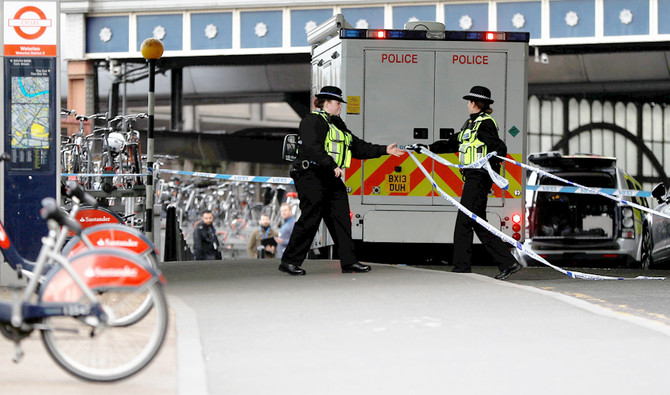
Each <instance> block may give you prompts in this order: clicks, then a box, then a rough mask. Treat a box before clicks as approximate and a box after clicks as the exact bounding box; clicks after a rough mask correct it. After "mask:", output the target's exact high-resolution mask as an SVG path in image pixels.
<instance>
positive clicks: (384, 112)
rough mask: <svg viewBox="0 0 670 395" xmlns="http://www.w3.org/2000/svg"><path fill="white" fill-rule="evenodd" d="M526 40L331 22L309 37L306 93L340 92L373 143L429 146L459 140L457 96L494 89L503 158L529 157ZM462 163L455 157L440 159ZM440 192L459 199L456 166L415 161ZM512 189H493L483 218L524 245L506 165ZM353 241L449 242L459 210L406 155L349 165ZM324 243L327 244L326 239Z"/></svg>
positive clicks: (514, 177)
mask: <svg viewBox="0 0 670 395" xmlns="http://www.w3.org/2000/svg"><path fill="white" fill-rule="evenodd" d="M528 39H529V35H528V33H524V32H474V31H446V30H445V29H444V25H443V24H441V23H437V22H414V23H408V25H407V26H406V28H405V29H402V30H389V29H354V28H351V26H350V25H349V24H348V23H347V22H346V21H345V20H344V18H343V17H342V15H336V16H334V17H332V18H331V19H329V20H328V21H326V22H324V23H323V24H322V25H320V26H318V27H317V28H315V29H313V30H312V31H310V32H309V33H308V41H309V43H310V44H311V45H312V62H311V74H312V93H313V94H314V93H316V92H318V91H319V89H320V88H321V87H322V86H325V85H335V86H338V87H340V88H342V90H343V92H344V94H345V96H346V97H345V100H346V101H347V104H346V111H344V110H343V113H342V118H343V119H344V121H345V122H346V124H347V127H348V128H349V129H350V130H352V131H353V132H354V133H355V134H356V135H357V136H358V137H360V138H362V139H364V140H366V141H369V142H373V143H377V144H385V145H386V144H390V143H393V142H397V143H398V144H399V145H405V144H417V143H420V144H430V143H432V142H434V141H437V140H440V139H446V138H448V137H449V136H450V135H451V134H453V133H458V132H459V130H460V126H461V125H462V124H463V121H464V120H465V119H466V118H467V116H468V111H467V107H466V102H465V101H464V100H463V99H462V97H463V95H465V94H466V93H467V92H468V91H469V89H470V87H472V86H473V85H483V86H486V87H488V88H489V89H491V92H492V98H493V99H494V100H495V103H494V105H493V106H492V107H493V109H494V112H493V114H492V116H493V117H494V118H495V120H496V122H497V124H498V127H499V135H500V138H501V139H502V140H503V141H505V143H506V144H507V147H508V158H511V159H514V160H517V161H520V162H521V161H523V159H524V158H525V156H526V149H527V148H526V140H527V139H526V136H527V131H526V130H527V129H526V102H527V85H528V82H527V63H528ZM441 156H442V157H444V158H445V159H447V160H448V161H450V162H452V163H458V156H457V155H456V154H444V155H441ZM417 157H418V159H419V161H420V162H421V163H422V165H423V166H424V167H425V168H426V170H427V171H428V172H430V174H432V177H433V178H434V179H435V181H436V183H437V185H438V186H439V187H440V188H441V189H443V190H444V191H445V192H446V193H448V194H449V195H450V196H453V197H456V198H458V197H459V196H460V195H461V194H462V187H463V181H462V178H461V175H460V172H459V170H458V169H456V168H451V167H447V166H444V165H442V164H439V163H436V162H435V161H433V159H431V158H428V157H427V156H426V155H417ZM501 174H503V176H504V177H505V178H507V180H508V181H509V188H508V189H507V190H501V189H500V188H498V187H496V186H494V188H493V190H492V194H491V195H490V196H489V201H488V211H487V218H488V221H489V223H491V224H493V225H494V226H495V227H496V228H499V229H500V230H501V231H502V232H504V233H506V234H508V235H509V236H511V237H513V238H515V239H516V240H520V241H523V239H524V234H525V227H524V221H523V217H524V216H523V213H524V206H525V205H524V195H525V194H524V193H523V191H524V187H525V178H524V175H523V171H522V169H521V168H520V167H518V166H515V165H512V164H510V163H504V164H503V168H502V169H501ZM345 184H346V187H347V191H348V194H349V201H350V205H351V211H352V213H351V215H352V234H353V238H354V240H359V241H362V242H366V243H368V242H369V243H452V242H453V226H454V222H455V220H456V214H457V209H456V208H455V207H454V206H453V205H451V204H450V203H449V202H448V201H446V200H445V199H444V198H442V197H441V196H440V195H439V194H438V193H437V191H436V190H434V188H433V187H432V185H431V183H430V182H429V180H427V179H426V177H425V176H424V175H423V174H422V172H421V171H420V169H419V168H418V167H417V165H416V164H415V162H414V161H413V160H412V159H411V158H410V157H409V156H408V155H403V156H402V157H394V156H383V157H381V158H377V159H368V160H352V164H351V166H350V167H349V168H348V169H346V170H345ZM322 242H323V243H326V241H325V240H322Z"/></svg>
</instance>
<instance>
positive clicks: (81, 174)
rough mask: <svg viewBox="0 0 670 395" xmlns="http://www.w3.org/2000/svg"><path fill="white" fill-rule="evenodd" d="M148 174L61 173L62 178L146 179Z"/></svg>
mask: <svg viewBox="0 0 670 395" xmlns="http://www.w3.org/2000/svg"><path fill="white" fill-rule="evenodd" d="M148 175H149V174H148V173H141V174H128V173H61V177H146V176H148Z"/></svg>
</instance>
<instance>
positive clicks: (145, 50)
mask: <svg viewBox="0 0 670 395" xmlns="http://www.w3.org/2000/svg"><path fill="white" fill-rule="evenodd" d="M140 51H141V52H142V56H143V57H144V59H160V58H161V56H162V55H163V43H162V42H161V40H159V39H157V38H154V37H150V38H147V39H146V40H144V41H142V45H141V46H140Z"/></svg>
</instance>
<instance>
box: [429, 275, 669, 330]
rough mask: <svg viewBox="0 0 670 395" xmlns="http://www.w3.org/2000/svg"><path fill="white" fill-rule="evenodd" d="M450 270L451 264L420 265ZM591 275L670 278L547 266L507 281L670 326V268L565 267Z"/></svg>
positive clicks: (512, 277) (514, 276)
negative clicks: (586, 276) (584, 277)
mask: <svg viewBox="0 0 670 395" xmlns="http://www.w3.org/2000/svg"><path fill="white" fill-rule="evenodd" d="M417 267H421V268H426V269H433V270H440V271H448V270H451V268H452V266H444V265H441V266H417ZM565 269H569V270H573V271H580V272H584V273H590V274H599V275H603V276H610V277H623V278H627V279H632V278H635V277H637V276H647V277H667V279H666V280H664V281H658V280H622V281H591V280H579V279H573V278H570V277H568V276H566V275H564V274H562V273H560V272H557V271H556V270H553V269H551V268H547V267H538V266H533V267H527V268H524V269H523V270H521V271H520V272H518V273H516V274H514V275H513V276H511V277H510V278H509V279H508V280H507V281H508V282H511V283H514V284H519V285H528V286H531V287H535V288H538V289H542V290H547V291H552V292H556V293H560V294H564V295H568V296H571V297H574V298H577V299H581V300H584V301H587V302H589V303H592V304H595V305H598V306H601V307H604V308H606V309H609V310H612V311H616V312H618V313H622V314H631V315H634V316H639V317H644V318H648V319H652V320H655V321H658V322H662V323H664V324H666V325H670V270H641V269H619V268H610V269H603V268H578V267H570V268H565ZM473 272H474V273H479V274H482V275H485V276H489V277H493V276H494V275H495V274H496V273H497V272H498V270H497V269H496V268H495V267H490V266H477V267H474V268H473Z"/></svg>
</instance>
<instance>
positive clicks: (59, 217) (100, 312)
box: [0, 198, 168, 382]
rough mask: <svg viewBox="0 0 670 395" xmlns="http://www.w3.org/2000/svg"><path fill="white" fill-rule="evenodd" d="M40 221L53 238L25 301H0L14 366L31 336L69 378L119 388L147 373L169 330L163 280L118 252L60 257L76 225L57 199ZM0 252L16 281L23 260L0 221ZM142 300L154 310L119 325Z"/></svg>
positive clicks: (48, 201)
mask: <svg viewBox="0 0 670 395" xmlns="http://www.w3.org/2000/svg"><path fill="white" fill-rule="evenodd" d="M42 206H43V207H42V210H41V211H40V214H41V216H42V218H44V219H45V220H46V221H47V227H48V235H47V236H45V237H44V238H43V239H42V248H41V249H40V252H39V255H38V258H37V260H36V262H35V263H34V265H33V270H32V275H31V276H30V278H29V281H28V284H27V286H26V287H25V288H24V290H23V293H22V295H21V296H20V297H18V298H17V297H15V298H14V301H12V302H6V301H3V302H0V332H1V333H2V334H3V335H4V336H5V337H7V338H8V339H10V340H11V341H13V342H14V343H15V355H14V361H15V362H18V361H20V360H21V358H22V356H23V352H22V350H21V347H20V342H21V340H23V339H25V338H26V337H27V336H29V335H30V334H31V333H32V331H34V330H39V331H40V332H41V338H42V341H43V343H44V345H45V347H46V349H47V351H48V353H49V355H50V356H51V357H52V359H54V361H55V362H56V363H57V364H58V365H59V366H61V367H62V368H63V369H65V370H66V371H67V372H68V373H70V374H72V375H74V376H76V377H79V378H82V379H85V380H90V381H101V382H107V381H117V380H121V379H124V378H127V377H130V376H132V375H134V374H136V373H137V372H139V371H140V370H142V369H143V368H144V367H146V366H147V365H148V364H149V363H150V362H151V361H152V360H153V358H154V357H155V356H156V354H157V353H158V351H159V350H160V348H161V346H162V344H163V341H164V339H165V334H166V331H167V324H168V310H167V302H166V299H165V295H164V293H163V289H162V287H163V284H164V283H165V279H164V277H163V276H162V275H161V274H160V273H159V272H158V271H157V270H155V269H153V268H150V267H148V266H147V265H145V264H144V263H143V262H142V261H141V260H140V259H139V258H138V257H137V256H135V255H132V254H130V253H128V252H126V251H123V250H118V249H93V250H91V251H87V252H84V253H81V254H79V255H76V256H74V257H73V258H71V259H67V258H65V257H64V256H63V255H61V253H60V247H62V245H63V243H64V241H65V239H66V235H67V232H68V229H72V230H75V231H77V233H79V231H80V229H81V228H80V227H79V224H78V223H77V222H76V221H74V220H72V219H71V218H70V217H68V215H67V214H66V213H65V212H64V211H62V210H61V209H60V208H59V207H58V205H57V203H56V201H55V200H54V199H53V198H45V199H44V200H43V201H42ZM0 250H1V251H2V253H3V255H4V256H5V260H6V261H7V262H8V263H9V265H10V266H12V267H13V268H14V269H15V270H16V271H17V273H18V274H19V276H21V274H22V273H23V272H24V271H23V270H22V267H23V265H24V264H25V263H27V261H26V260H25V259H23V257H21V255H20V254H19V253H18V251H17V250H16V249H15V247H14V243H13V242H12V241H11V238H10V237H9V235H8V234H7V232H6V231H5V229H4V225H3V224H2V223H1V222H0ZM138 295H140V296H139V297H140V298H141V299H146V298H147V297H149V298H150V300H151V303H152V308H151V309H150V311H148V312H147V314H145V315H144V316H143V317H142V318H141V320H139V322H137V323H136V324H135V325H132V326H128V325H119V324H120V322H117V318H116V317H117V316H121V317H123V315H119V314H118V313H119V312H123V311H122V309H123V308H125V307H126V305H128V304H131V305H132V304H133V303H134V301H136V300H137V298H138Z"/></svg>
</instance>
